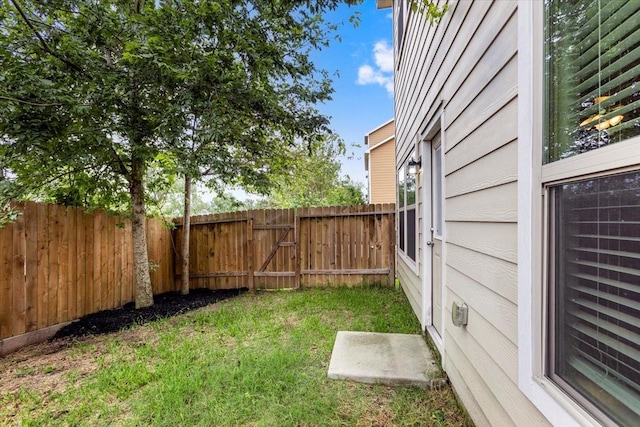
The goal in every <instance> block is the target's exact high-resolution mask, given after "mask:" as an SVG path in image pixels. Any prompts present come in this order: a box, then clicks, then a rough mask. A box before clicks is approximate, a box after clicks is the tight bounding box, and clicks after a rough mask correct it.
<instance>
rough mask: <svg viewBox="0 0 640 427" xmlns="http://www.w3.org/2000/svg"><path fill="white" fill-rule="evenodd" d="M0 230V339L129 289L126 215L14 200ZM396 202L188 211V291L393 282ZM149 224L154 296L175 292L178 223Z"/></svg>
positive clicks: (104, 304) (92, 308) (126, 294)
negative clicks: (13, 212) (14, 212)
mask: <svg viewBox="0 0 640 427" xmlns="http://www.w3.org/2000/svg"><path fill="white" fill-rule="evenodd" d="M15 207H16V208H17V209H18V211H20V212H21V214H20V215H19V217H18V219H17V220H16V221H15V222H13V223H10V224H8V225H6V226H5V227H4V228H2V229H0V344H1V340H3V339H5V338H9V337H12V336H15V335H20V334H23V333H25V332H31V331H35V330H38V329H42V328H46V327H48V326H52V325H55V324H58V323H62V322H66V321H70V320H74V319H77V318H79V317H82V316H85V315H87V314H91V313H94V312H96V311H99V310H107V309H113V308H116V307H120V306H122V305H123V304H126V303H128V302H131V301H133V299H134V296H135V288H134V270H133V243H132V240H131V222H130V221H128V220H125V219H123V218H120V217H113V216H110V215H107V214H106V213H105V212H101V211H93V212H87V211H86V210H84V209H80V208H73V207H64V206H57V205H51V204H41V203H33V202H26V203H19V204H16V205H15ZM394 209H395V207H394V205H393V204H385V205H375V206H374V205H370V206H352V207H344V206H340V207H324V208H299V209H273V210H264V209H259V210H252V211H243V212H233V213H225V214H216V215H202V216H194V217H192V219H191V221H192V226H191V227H192V228H191V234H190V236H191V237H190V246H191V253H190V260H191V263H190V272H189V274H190V285H191V287H192V288H210V289H229V288H242V287H248V288H250V289H286V288H300V287H314V286H326V285H335V284H347V285H357V284H360V283H363V282H366V281H379V282H383V283H384V282H387V283H388V284H393V280H394V277H395V271H394V266H395V219H394ZM174 223H175V226H176V227H175V230H170V229H169V228H168V227H166V225H165V224H164V223H163V222H162V221H160V220H155V219H149V220H148V221H147V239H148V241H147V245H148V254H149V259H150V261H151V262H152V264H153V265H154V266H155V267H157V268H154V269H153V271H151V281H152V286H153V292H154V294H158V293H162V292H167V291H177V290H179V289H180V280H179V278H180V275H181V273H182V271H181V262H180V256H179V254H180V248H181V241H182V220H181V219H176V220H174Z"/></svg>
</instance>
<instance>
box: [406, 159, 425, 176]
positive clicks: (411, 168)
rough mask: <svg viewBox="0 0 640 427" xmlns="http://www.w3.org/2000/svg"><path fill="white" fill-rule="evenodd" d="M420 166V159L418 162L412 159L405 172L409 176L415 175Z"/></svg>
mask: <svg viewBox="0 0 640 427" xmlns="http://www.w3.org/2000/svg"><path fill="white" fill-rule="evenodd" d="M420 166H422V158H421V157H419V158H418V160H416V159H414V158H413V157H412V158H411V159H409V163H408V164H407V172H409V174H411V175H416V174H417V173H418V171H419V170H420Z"/></svg>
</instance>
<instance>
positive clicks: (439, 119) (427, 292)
mask: <svg viewBox="0 0 640 427" xmlns="http://www.w3.org/2000/svg"><path fill="white" fill-rule="evenodd" d="M437 133H439V134H440V146H441V147H442V149H441V150H440V151H441V159H440V160H441V173H442V199H443V200H442V215H443V218H442V249H441V256H442V268H441V280H442V294H441V295H442V301H441V307H442V313H441V316H442V319H441V325H442V326H441V329H442V331H440V333H438V331H437V330H436V329H435V328H434V327H433V319H432V316H433V313H432V307H433V301H432V292H433V269H432V259H433V250H432V248H431V246H427V244H426V242H427V240H428V239H430V238H431V223H432V218H431V217H432V212H433V207H432V203H431V201H432V185H433V184H432V174H433V172H432V164H433V163H432V155H431V154H432V144H431V141H432V139H433V137H434V136H435V135H436V134H437ZM419 141H420V144H419V150H420V156H421V158H422V168H423V169H422V173H421V176H420V179H421V181H422V182H421V185H422V191H421V192H420V196H421V198H422V200H423V203H422V211H421V212H420V214H421V216H422V230H421V231H422V239H420V241H419V244H420V247H421V248H422V257H421V264H422V266H423V268H422V269H421V272H420V273H421V286H422V316H421V319H420V322H421V324H422V327H423V330H424V331H426V332H427V333H428V334H429V335H430V336H431V339H432V340H433V342H434V344H435V346H436V348H437V349H438V351H439V352H440V354H441V355H444V348H445V335H446V334H445V329H446V315H445V313H446V304H445V302H446V301H447V287H446V286H445V283H446V281H445V278H446V269H445V265H446V262H445V260H446V221H445V218H444V217H445V203H444V201H445V199H446V197H445V179H444V178H445V176H444V175H445V174H444V159H445V149H446V148H445V138H444V109H443V108H442V107H441V106H439V108H437V110H436V111H435V113H434V115H433V117H432V118H431V120H430V121H429V124H428V125H427V127H425V129H424V131H423V132H422V134H421V135H420V139H419ZM427 178H428V185H427V182H426V181H427ZM441 360H442V367H443V369H444V367H445V361H444V360H445V358H444V357H442V358H441Z"/></svg>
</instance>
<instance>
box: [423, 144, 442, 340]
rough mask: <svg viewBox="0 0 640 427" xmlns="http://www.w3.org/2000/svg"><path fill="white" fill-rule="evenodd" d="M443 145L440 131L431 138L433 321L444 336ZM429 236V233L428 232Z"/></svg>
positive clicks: (430, 241)
mask: <svg viewBox="0 0 640 427" xmlns="http://www.w3.org/2000/svg"><path fill="white" fill-rule="evenodd" d="M442 204H443V197H442V146H441V144H440V132H438V133H437V134H436V135H435V136H434V137H433V139H432V140H431V230H430V231H431V236H430V237H431V239H430V240H429V241H428V242H427V245H428V246H431V323H432V325H433V328H434V329H435V330H436V332H437V333H438V335H440V336H442V224H443V218H442V212H443V209H442ZM427 238H429V234H427Z"/></svg>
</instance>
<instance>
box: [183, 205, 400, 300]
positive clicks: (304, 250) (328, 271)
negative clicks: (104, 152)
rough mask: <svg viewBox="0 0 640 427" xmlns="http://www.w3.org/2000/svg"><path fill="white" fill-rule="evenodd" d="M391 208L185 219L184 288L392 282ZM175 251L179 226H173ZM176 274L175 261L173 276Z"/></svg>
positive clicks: (247, 213)
mask: <svg viewBox="0 0 640 427" xmlns="http://www.w3.org/2000/svg"><path fill="white" fill-rule="evenodd" d="M394 211H395V206H394V205H393V204H379V205H368V206H350V207H344V206H341V207H326V208H302V209H274V210H252V211H245V212H233V213H226V214H216V215H206V216H196V217H193V218H192V219H191V233H190V242H189V245H190V255H189V256H190V269H189V270H190V271H189V277H190V286H191V287H192V288H199V287H207V288H211V289H227V288H236V287H249V288H250V289H285V288H299V287H301V286H305V287H311V286H320V285H327V284H348V285H353V284H358V283H362V282H382V283H388V284H391V283H393V281H394V276H395V264H394V260H395V214H394ZM175 222H176V224H177V229H176V234H175V236H176V247H178V248H179V247H181V241H182V226H181V222H182V221H181V220H175ZM180 274H181V266H180V263H177V265H176V275H177V276H179V275H180Z"/></svg>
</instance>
